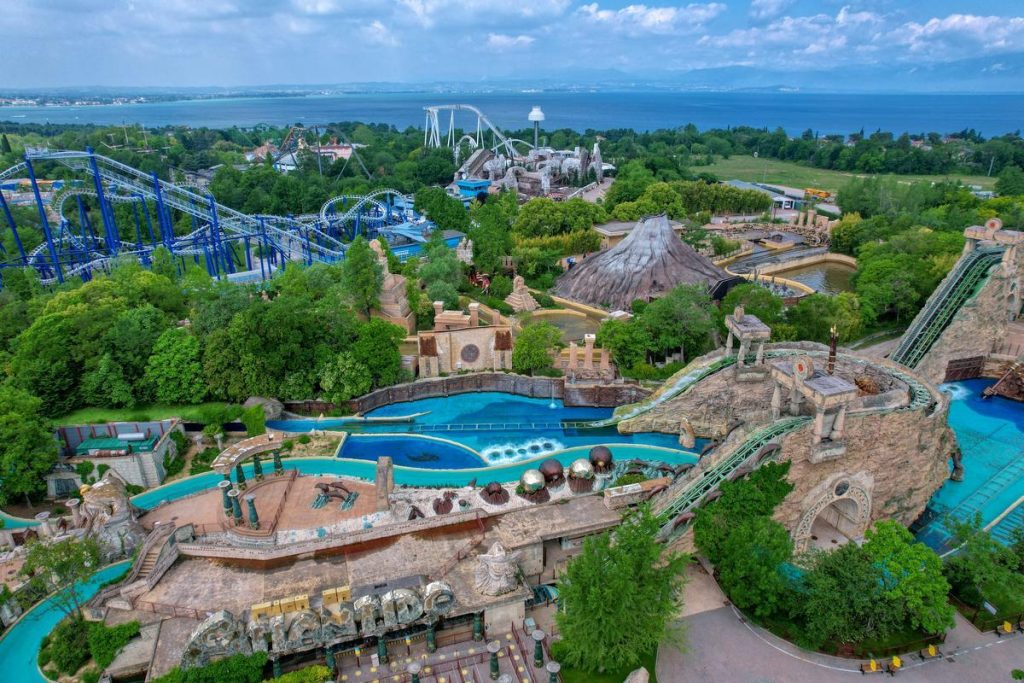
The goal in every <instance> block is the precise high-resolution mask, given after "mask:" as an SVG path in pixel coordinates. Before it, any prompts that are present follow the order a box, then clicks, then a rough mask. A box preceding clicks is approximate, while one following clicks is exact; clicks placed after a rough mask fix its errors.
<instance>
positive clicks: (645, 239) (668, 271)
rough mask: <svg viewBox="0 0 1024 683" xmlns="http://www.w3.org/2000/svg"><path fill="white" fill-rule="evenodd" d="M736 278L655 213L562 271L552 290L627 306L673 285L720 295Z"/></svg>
mask: <svg viewBox="0 0 1024 683" xmlns="http://www.w3.org/2000/svg"><path fill="white" fill-rule="evenodd" d="M736 282H742V279H741V278H738V277H736V276H734V275H730V274H729V273H727V272H725V271H724V270H722V269H721V268H719V267H718V266H716V265H715V264H713V263H712V262H711V260H710V259H708V258H707V257H705V256H701V255H700V254H698V253H697V252H696V251H694V250H693V248H692V247H690V245H688V244H686V243H685V242H683V241H682V240H681V239H679V235H677V234H676V233H675V231H674V230H673V229H672V226H671V225H670V224H669V221H668V218H667V217H666V216H665V215H664V214H660V215H657V216H649V217H647V218H643V219H641V220H640V222H639V223H637V226H636V227H635V228H634V229H633V231H632V232H631V233H630V234H629V236H628V237H626V239H624V240H622V241H621V242H619V243H618V244H616V245H615V246H614V247H612V248H611V249H609V250H608V251H604V252H601V253H599V254H596V255H594V256H591V257H590V258H587V259H585V260H584V261H582V262H581V263H579V264H578V265H577V266H576V267H574V268H573V269H571V270H569V271H568V272H567V273H565V274H564V275H562V276H561V277H560V278H559V279H558V282H557V284H556V285H555V293H556V294H557V295H558V296H562V297H565V298H567V299H572V300H573V301H579V302H582V303H586V304H590V305H593V306H601V307H604V308H608V309H611V310H616V309H623V310H628V309H629V306H630V304H631V303H632V302H633V301H635V300H636V299H643V300H644V301H650V300H651V299H655V298H657V297H659V296H661V295H663V294H665V293H667V292H669V291H671V290H672V289H673V288H674V287H676V286H678V285H694V284H699V285H704V286H705V287H707V288H708V290H709V291H710V292H711V295H712V296H713V297H714V298H715V299H720V298H722V297H723V296H725V293H726V292H727V291H729V289H730V288H731V287H732V285H733V284H735V283H736Z"/></svg>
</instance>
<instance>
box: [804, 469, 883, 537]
mask: <svg viewBox="0 0 1024 683" xmlns="http://www.w3.org/2000/svg"><path fill="white" fill-rule="evenodd" d="M870 520H871V496H870V494H869V493H868V491H867V489H866V488H865V487H864V486H863V485H862V484H861V483H859V482H855V481H851V480H850V478H849V477H838V478H837V479H835V480H833V481H831V482H829V484H828V485H827V488H825V491H823V492H821V493H819V495H818V498H817V500H816V502H815V503H814V505H812V506H811V507H810V508H809V509H808V510H807V511H806V512H805V513H804V515H803V516H802V517H801V518H800V523H799V524H798V525H797V528H796V532H795V533H794V534H793V545H794V547H795V548H796V550H797V551H798V552H802V551H805V550H809V549H811V548H813V547H816V548H820V549H822V550H829V549H831V548H836V547H838V546H840V545H843V544H844V543H848V542H849V541H852V540H856V539H858V538H860V537H861V536H863V535H864V532H865V531H866V530H867V527H868V523H869V522H870Z"/></svg>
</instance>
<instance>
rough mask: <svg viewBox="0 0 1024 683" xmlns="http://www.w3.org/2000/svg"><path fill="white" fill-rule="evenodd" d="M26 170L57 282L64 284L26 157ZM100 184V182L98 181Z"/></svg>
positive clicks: (47, 222) (40, 199)
mask: <svg viewBox="0 0 1024 683" xmlns="http://www.w3.org/2000/svg"><path fill="white" fill-rule="evenodd" d="M25 169H26V170H27V171H28V179H29V181H31V183H32V193H33V194H34V195H35V197H36V208H37V209H39V222H40V224H41V225H42V226H43V237H44V238H45V239H46V250H47V251H48V252H49V253H50V261H51V262H53V271H54V274H55V275H56V276H57V282H59V283H62V284H63V282H64V273H62V272H61V270H60V263H59V262H58V261H57V247H56V246H54V244H53V234H52V233H51V232H50V221H49V220H48V219H47V218H46V208H45V207H44V206H43V198H42V196H41V195H40V194H39V184H38V183H37V182H36V172H35V170H34V169H33V168H32V160H31V159H29V158H28V154H26V155H25ZM97 182H98V181H97Z"/></svg>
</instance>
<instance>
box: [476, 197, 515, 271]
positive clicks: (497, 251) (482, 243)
mask: <svg viewBox="0 0 1024 683" xmlns="http://www.w3.org/2000/svg"><path fill="white" fill-rule="evenodd" d="M504 205H505V202H502V201H501V200H498V201H493V202H488V203H486V204H476V205H474V207H473V212H472V217H473V226H472V227H471V228H470V230H469V237H470V239H472V240H473V264H474V265H475V266H476V267H477V268H478V269H479V270H480V271H482V272H485V273H497V272H499V270H500V269H501V266H502V259H503V258H504V257H505V256H508V255H509V254H511V253H512V232H511V221H512V218H511V216H510V215H509V214H508V213H507V212H506V210H505V206H504Z"/></svg>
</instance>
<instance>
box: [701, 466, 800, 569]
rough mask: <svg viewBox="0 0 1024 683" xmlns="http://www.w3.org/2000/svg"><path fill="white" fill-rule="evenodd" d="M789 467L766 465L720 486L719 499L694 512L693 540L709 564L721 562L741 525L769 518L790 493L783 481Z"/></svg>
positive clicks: (786, 482) (787, 485)
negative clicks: (748, 521) (727, 546)
mask: <svg viewBox="0 0 1024 683" xmlns="http://www.w3.org/2000/svg"><path fill="white" fill-rule="evenodd" d="M789 467H790V464H789V462H784V463H771V462H769V463H765V464H764V465H762V466H761V467H759V468H757V470H755V471H754V472H753V473H751V474H750V475H748V476H746V477H745V478H743V479H740V480H739V481H725V482H722V484H721V486H720V487H719V490H720V491H721V492H722V495H721V497H719V498H718V499H717V500H714V501H711V502H710V503H708V504H707V505H704V506H703V507H701V508H699V509H698V510H697V518H696V519H695V520H694V525H693V540H694V543H695V544H696V546H697V548H698V549H700V551H701V552H702V553H703V554H704V556H705V557H707V558H708V560H710V561H711V563H712V564H716V565H717V564H719V563H720V562H721V561H722V559H723V557H724V555H725V544H726V541H727V539H728V537H729V535H730V534H731V533H732V530H733V529H734V528H735V527H736V526H738V525H739V523H740V522H742V521H744V520H747V519H749V518H751V517H758V516H760V517H770V516H771V514H772V512H773V511H774V510H775V507H776V506H777V505H778V504H779V503H781V502H782V501H783V499H784V498H785V497H786V496H787V495H789V492H790V491H792V490H793V485H792V484H791V483H789V481H787V479H786V475H787V474H788V473H789Z"/></svg>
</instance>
